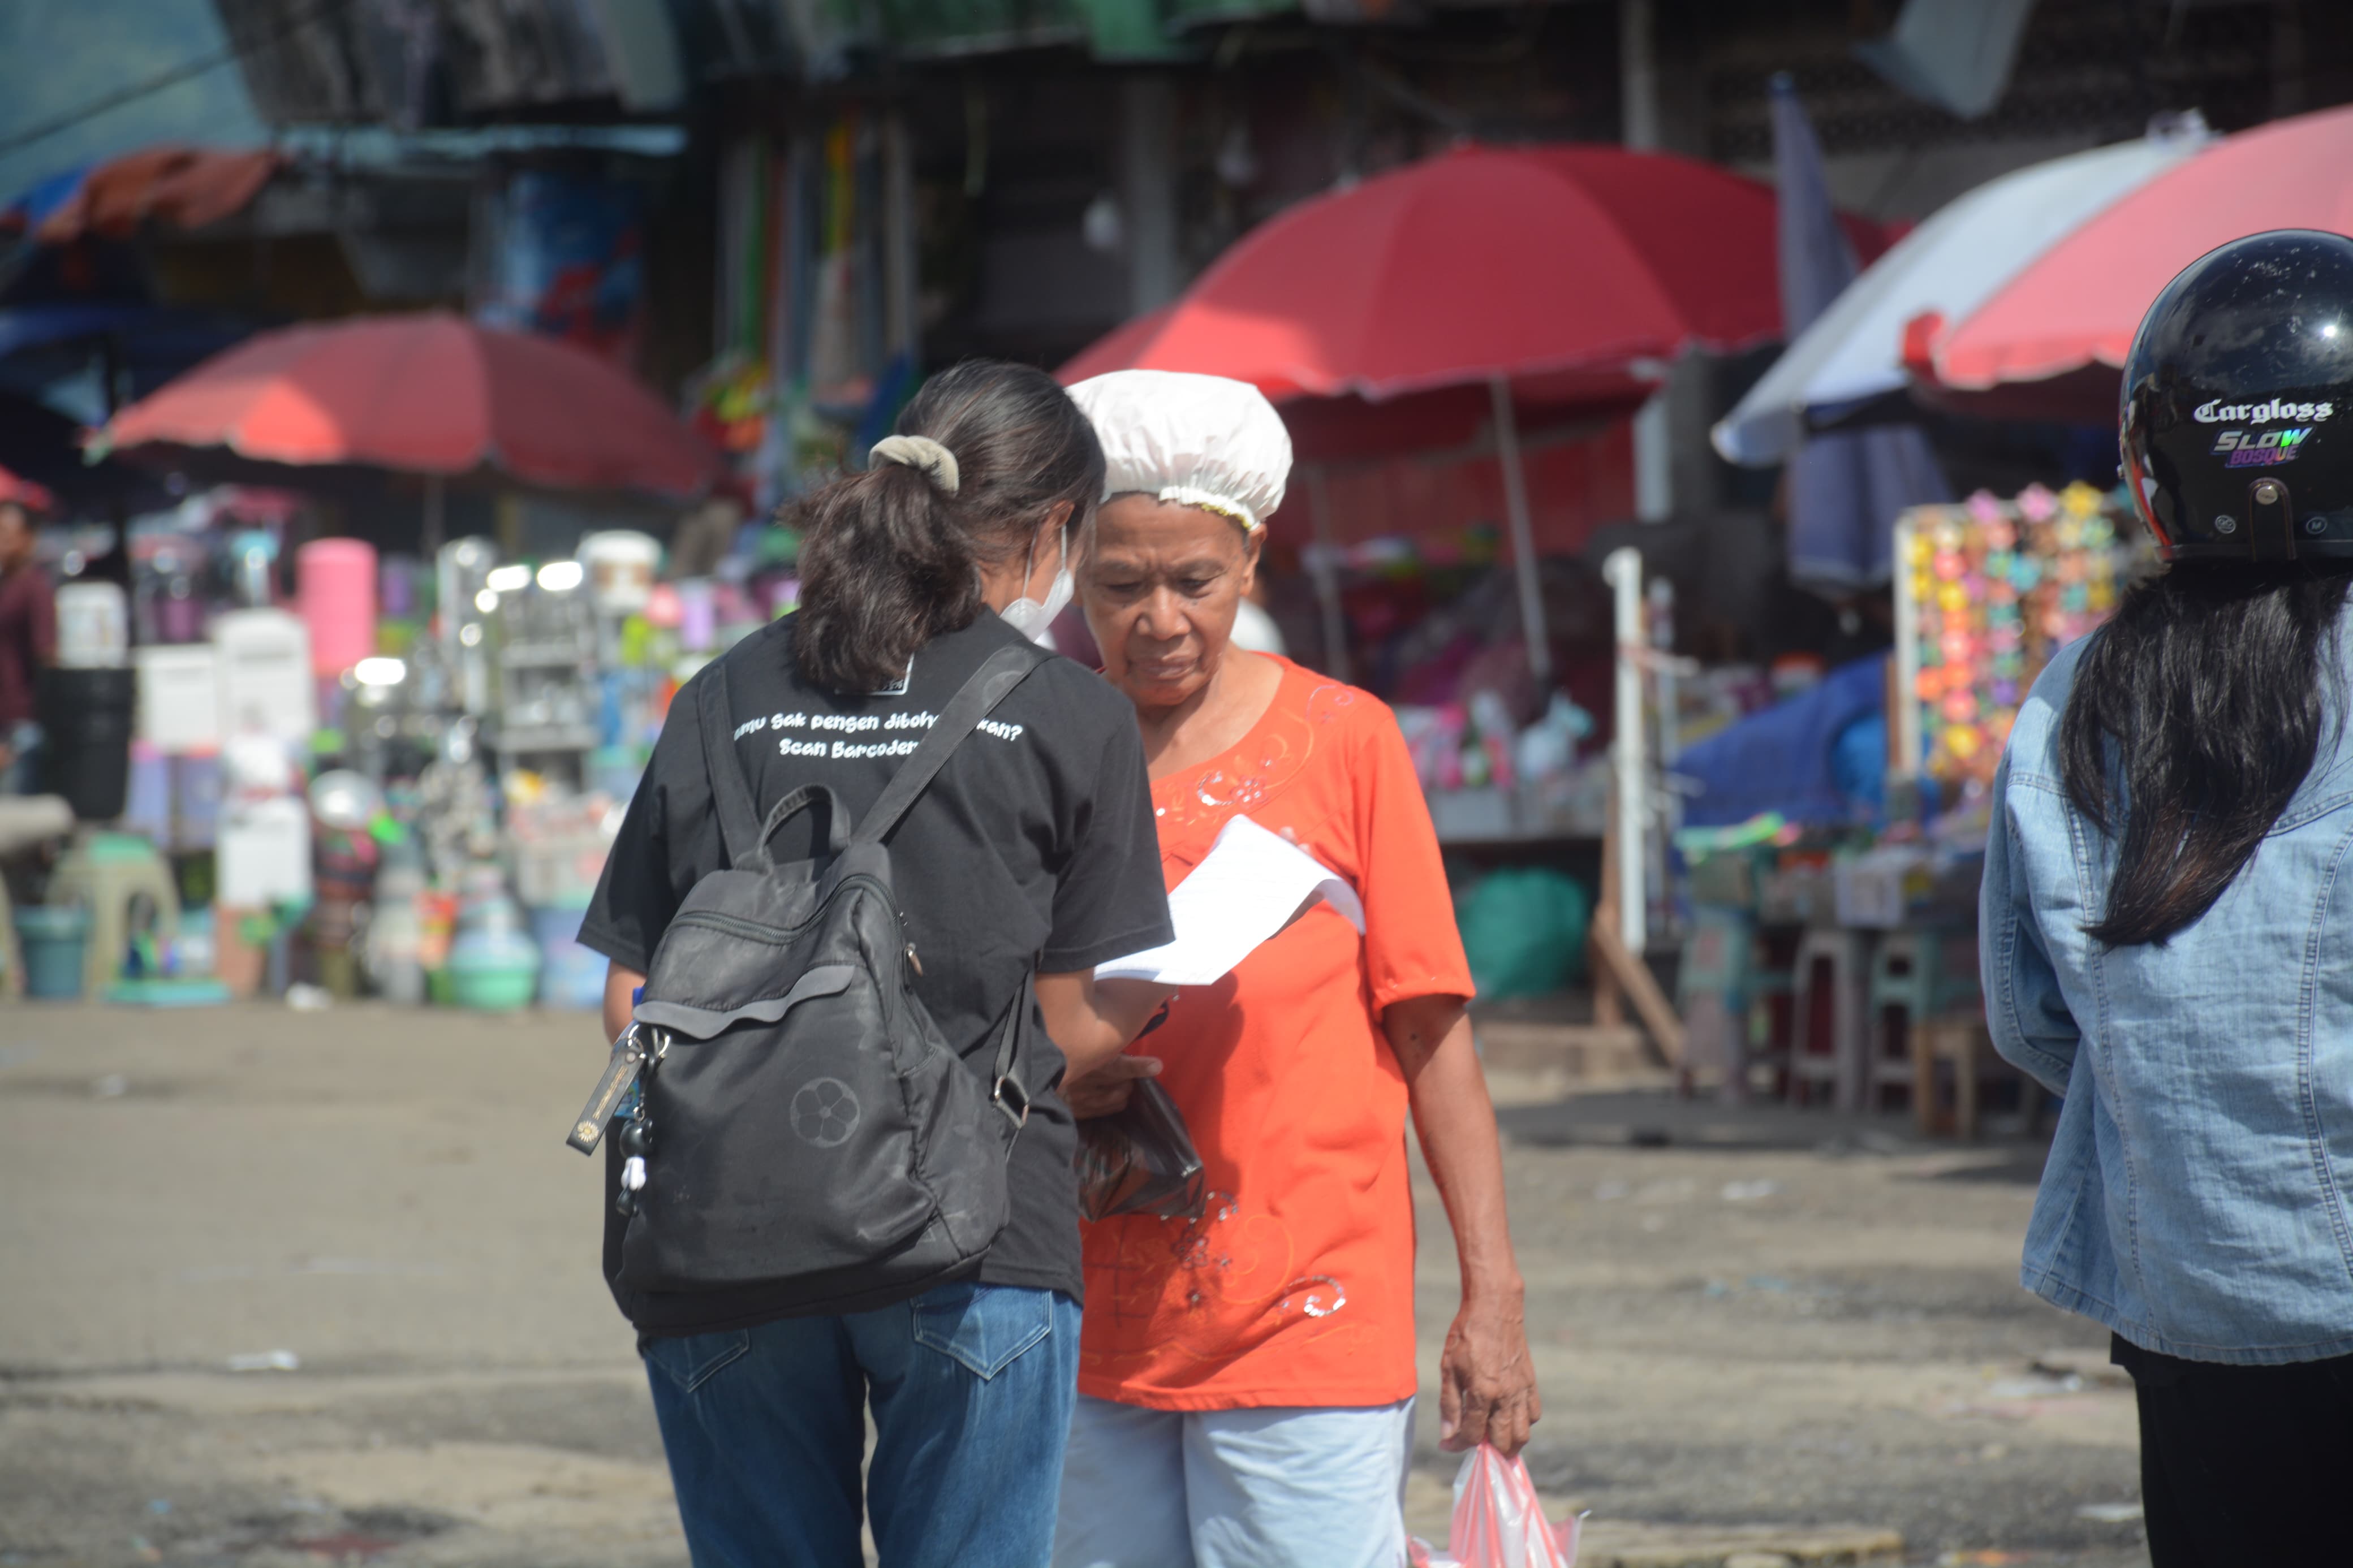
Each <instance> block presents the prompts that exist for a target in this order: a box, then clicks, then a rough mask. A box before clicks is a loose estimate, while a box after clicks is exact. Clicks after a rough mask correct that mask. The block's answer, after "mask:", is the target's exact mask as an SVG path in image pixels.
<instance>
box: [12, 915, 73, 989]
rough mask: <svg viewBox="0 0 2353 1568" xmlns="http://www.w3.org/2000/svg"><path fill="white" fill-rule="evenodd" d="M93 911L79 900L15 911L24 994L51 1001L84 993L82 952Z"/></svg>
mask: <svg viewBox="0 0 2353 1568" xmlns="http://www.w3.org/2000/svg"><path fill="white" fill-rule="evenodd" d="M89 941H90V911H89V910H85V909H83V908H82V907H81V906H80V905H79V904H34V905H30V906H28V907H26V908H25V909H20V910H17V911H16V944H17V945H18V946H19V947H21V948H22V949H23V950H24V953H25V994H26V995H27V996H33V997H37V998H39V999H41V1000H43V1001H49V1002H72V1001H77V1000H79V998H80V996H81V983H82V954H83V952H84V951H85V949H86V948H87V946H88V944H89Z"/></svg>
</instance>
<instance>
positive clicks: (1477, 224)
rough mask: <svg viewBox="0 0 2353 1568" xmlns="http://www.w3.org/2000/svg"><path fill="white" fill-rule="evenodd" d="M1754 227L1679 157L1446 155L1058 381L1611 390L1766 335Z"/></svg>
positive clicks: (1762, 257)
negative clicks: (1501, 381)
mask: <svg viewBox="0 0 2353 1568" xmlns="http://www.w3.org/2000/svg"><path fill="white" fill-rule="evenodd" d="M1773 221H1774V205H1773V191H1772V188H1771V187H1770V186H1768V185H1765V184H1760V183H1758V182H1757V181H1755V180H1751V179H1747V178H1746V177H1744V176H1742V175H1738V174H1730V173H1727V172H1726V171H1725V170H1723V169H1719V168H1717V167H1715V165H1713V164H1709V163H1699V162H1697V161H1695V160H1693V159H1689V158H1679V157H1675V156H1673V155H1672V154H1669V153H1630V152H1628V151H1626V150H1625V149H1623V148H1619V147H1604V146H1556V147H1477V146H1472V147H1462V148H1458V149H1456V150H1455V151H1453V152H1451V153H1440V154H1439V155H1438V156H1436V157H1434V158H1429V159H1425V160H1423V161H1422V162H1420V163H1413V164H1409V165H1408V166H1406V167H1404V168H1401V169H1397V170H1393V171H1391V172H1389V173H1388V174H1378V175H1376V176H1374V177H1373V178H1372V179H1369V180H1366V181H1365V182H1364V183H1363V184H1358V185H1356V186H1353V187H1351V188H1349V189H1347V190H1345V191H1339V192H1335V193H1334V194H1332V195H1324V196H1318V197H1315V198H1314V199H1311V200H1308V201H1304V202H1302V203H1300V204H1299V205H1296V206H1293V207H1291V208H1289V209H1287V210H1285V211H1284V212H1282V213H1280V214H1278V215H1277V216H1274V217H1272V218H1270V219H1269V220H1267V221H1266V222H1265V223H1263V224H1261V225H1260V226H1258V227H1257V228H1255V229H1252V230H1251V231H1250V233H1249V234H1247V235H1245V236H1243V237H1242V238H1240V240H1238V241H1236V242H1235V244H1234V245H1233V247H1232V248H1230V249H1229V250H1228V251H1227V252H1226V253H1225V254H1224V255H1223V256H1222V257H1220V258H1219V259H1218V261H1217V262H1216V264H1215V265H1213V266H1212V267H1211V268H1209V269H1208V271H1207V272H1205V273H1203V274H1202V276H1201V278H1200V279H1199V280H1198V282H1196V283H1195V284H1194V285H1193V287H1192V288H1190V289H1187V290H1186V291H1185V294H1184V297H1183V298H1182V299H1180V300H1177V301H1176V303H1175V304H1173V305H1171V306H1168V307H1166V309H1164V310H1158V311H1155V312H1153V313H1152V314H1151V315H1149V316H1145V317H1142V318H1139V319H1138V320H1136V321H1131V322H1129V323H1128V324H1127V325H1125V326H1123V327H1121V328H1119V329H1118V330H1117V331H1113V333H1112V334H1111V335H1110V336H1108V337H1106V338H1104V339H1103V341H1102V342H1098V343H1096V344H1095V345H1094V346H1093V347H1092V348H1090V349H1088V350H1086V351H1085V352H1083V353H1081V354H1080V355H1079V356H1078V357H1077V358H1076V359H1074V360H1072V361H1071V363H1069V364H1067V365H1065V366H1063V367H1062V372H1061V374H1062V377H1063V379H1064V380H1066V381H1074V380H1083V379H1084V378H1086V377H1087V376H1090V375H1094V374H1101V373H1102V372H1103V371H1106V370H1117V369H1124V368H1129V367H1134V368H1141V369H1156V370H1191V371H1210V372H1214V373H1215V374H1220V375H1230V376H1234V377H1236V378H1238V379H1240V380H1243V381H1248V382H1250V383H1252V384H1255V385H1257V386H1258V387H1259V388H1260V390H1261V391H1263V392H1264V393H1265V394H1266V395H1268V396H1269V397H1271V398H1273V399H1275V400H1276V401H1277V402H1282V401H1285V400H1287V399H1290V398H1294V397H1299V396H1302V395H1308V396H1322V397H1332V396H1338V395H1345V394H1357V395H1363V396H1365V397H1366V398H1369V399H1373V400H1381V399H1387V398H1393V397H1396V396H1397V395H1399V394H1403V393H1409V392H1418V391H1423V390H1426V389H1429V388H1432V387H1440V386H1455V385H1461V384H1465V383H1468V384H1473V385H1476V384H1480V383H1483V382H1485V381H1487V380H1489V379H1490V378H1491V377H1493V375H1495V374H1504V375H1509V376H1512V377H1514V378H1515V379H1517V378H1521V377H1529V376H1535V375H1540V374H1546V373H1553V374H1556V377H1557V376H1558V374H1559V373H1583V374H1581V375H1577V376H1575V377H1572V378H1570V379H1573V380H1575V381H1577V382H1578V383H1580V384H1578V385H1576V386H1575V387H1574V388H1572V390H1573V392H1574V393H1575V395H1577V396H1578V397H1580V398H1583V399H1585V400H1588V401H1591V400H1596V399H1599V398H1607V397H1611V396H1622V395H1631V394H1634V393H1636V392H1637V391H1638V390H1640V389H1641V387H1642V385H1643V384H1642V383H1641V382H1640V381H1638V380H1636V379H1634V378H1632V377H1630V375H1629V372H1630V369H1631V368H1632V367H1635V366H1638V365H1639V364H1640V363H1641V362H1642V361H1645V360H1664V359H1669V358H1672V357H1673V356H1674V355H1675V354H1677V353H1681V352H1683V350H1685V349H1689V348H1694V347H1698V348H1706V349H1711V350H1719V351H1723V350H1735V349H1740V348H1746V347H1750V346H1753V345H1755V344H1757V343H1762V342H1769V341H1771V340H1773V339H1775V338H1777V337H1778V336H1779V335H1780V331H1781V301H1780V295H1779V292H1778V289H1779V283H1778V271H1777V268H1776V264H1775V259H1774V228H1773ZM1849 226H1850V232H1851V233H1852V235H1853V237H1854V238H1855V240H1856V243H1857V247H1858V248H1859V249H1861V250H1862V251H1863V252H1865V254H1867V255H1869V254H1876V252H1877V251H1878V249H1880V248H1882V247H1881V246H1880V245H1879V244H1878V243H1877V240H1878V235H1877V231H1876V230H1875V229H1874V228H1873V226H1871V225H1869V224H1867V223H1862V222H1860V221H1859V220H1850V225H1849Z"/></svg>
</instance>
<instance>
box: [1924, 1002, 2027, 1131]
mask: <svg viewBox="0 0 2353 1568" xmlns="http://www.w3.org/2000/svg"><path fill="white" fill-rule="evenodd" d="M1939 1062H1950V1063H1952V1065H1953V1113H1952V1116H1951V1117H1950V1119H1949V1122H1948V1120H1947V1117H1946V1115H1945V1110H1944V1104H1943V1099H1944V1097H1943V1096H1942V1095H1940V1094H1938V1093H1937V1092H1936V1064H1937V1063H1939ZM1989 1073H1990V1074H1992V1075H1994V1076H1996V1077H2001V1078H2015V1079H2017V1080H2018V1109H2019V1113H2020V1115H2021V1118H2022V1119H2023V1120H2024V1122H2025V1125H2026V1130H2027V1131H2029V1132H2039V1131H2042V1103H2043V1100H2042V1085H2041V1084H2039V1083H2037V1082H2036V1081H2035V1080H2034V1079H2033V1076H2032V1075H2031V1074H2029V1073H2023V1072H2021V1071H2019V1070H2018V1069H2017V1068H2014V1067H2012V1066H2010V1063H2008V1062H2006V1061H2004V1060H2003V1059H2002V1058H2001V1057H2000V1055H1998V1054H1997V1053H1996V1052H1995V1050H1994V1048H1993V1037H1992V1036H1991V1035H1989V1033H1988V1032H1987V1030H1986V1022H1985V1016H1984V1015H1983V1014H1981V1013H1956V1014H1951V1015H1949V1016H1945V1017H1941V1018H1932V1019H1930V1020H1929V1021H1928V1022H1927V1023H1926V1024H1924V1025H1921V1026H1919V1027H1917V1028H1915V1029H1914V1030H1913V1031H1912V1120H1913V1123H1914V1125H1915V1126H1917V1127H1918V1128H1919V1129H1920V1131H1921V1132H1922V1133H1923V1134H1924V1135H1926V1136H1928V1137H1935V1136H1936V1135H1938V1134H1940V1133H1943V1132H1946V1131H1950V1132H1951V1133H1952V1134H1953V1135H1954V1136H1955V1137H1957V1138H1961V1139H1964V1140H1968V1141H1972V1142H1973V1141H1975V1139H1976V1138H1977V1135H1978V1090H1979V1089H1981V1088H1982V1087H1983V1085H1984V1083H1985V1079H1986V1077H1987V1075H1988V1074H1989Z"/></svg>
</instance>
